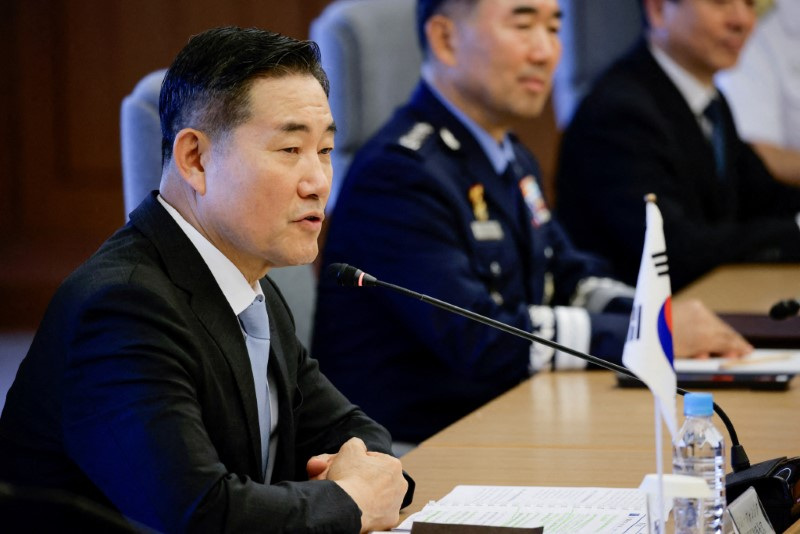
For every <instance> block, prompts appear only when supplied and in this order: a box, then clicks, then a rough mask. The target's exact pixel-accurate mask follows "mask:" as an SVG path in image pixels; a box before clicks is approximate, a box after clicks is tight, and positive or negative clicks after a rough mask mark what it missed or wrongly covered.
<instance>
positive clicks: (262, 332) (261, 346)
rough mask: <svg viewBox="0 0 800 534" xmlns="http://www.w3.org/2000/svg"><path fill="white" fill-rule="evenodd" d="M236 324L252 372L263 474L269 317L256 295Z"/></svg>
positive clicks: (267, 415)
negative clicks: (237, 324)
mask: <svg viewBox="0 0 800 534" xmlns="http://www.w3.org/2000/svg"><path fill="white" fill-rule="evenodd" d="M239 322H240V323H241V325H242V328H243V329H244V331H245V334H246V335H245V343H246V344H247V352H248V354H249V355H250V366H251V367H252V369H253V381H254V382H255V385H256V402H257V403H258V426H259V429H260V431H261V461H262V467H263V469H264V472H265V473H266V470H267V462H268V460H269V430H270V421H271V416H270V407H269V384H268V383H267V363H268V362H269V317H267V307H266V305H265V304H264V297H263V296H261V295H259V296H257V297H256V299H255V300H254V301H253V303H252V304H250V306H248V307H247V308H246V309H245V310H244V311H243V312H242V313H240V314H239Z"/></svg>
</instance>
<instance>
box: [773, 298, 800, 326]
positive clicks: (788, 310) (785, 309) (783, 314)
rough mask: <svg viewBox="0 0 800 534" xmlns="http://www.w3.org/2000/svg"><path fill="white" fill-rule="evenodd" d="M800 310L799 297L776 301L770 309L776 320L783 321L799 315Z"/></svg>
mask: <svg viewBox="0 0 800 534" xmlns="http://www.w3.org/2000/svg"><path fill="white" fill-rule="evenodd" d="M797 312H800V301H799V300H797V299H787V300H781V301H778V302H776V303H775V304H773V305H772V308H770V310H769V316H770V318H772V319H775V320H776V321H782V320H783V319H788V318H789V317H793V316H795V315H797Z"/></svg>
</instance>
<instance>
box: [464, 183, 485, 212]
mask: <svg viewBox="0 0 800 534" xmlns="http://www.w3.org/2000/svg"><path fill="white" fill-rule="evenodd" d="M468 196H469V201H470V202H471V203H472V213H473V214H474V215H475V220H476V221H488V220H489V207H488V206H487V205H486V200H484V198H483V184H475V185H473V186H472V187H470V188H469V193H468Z"/></svg>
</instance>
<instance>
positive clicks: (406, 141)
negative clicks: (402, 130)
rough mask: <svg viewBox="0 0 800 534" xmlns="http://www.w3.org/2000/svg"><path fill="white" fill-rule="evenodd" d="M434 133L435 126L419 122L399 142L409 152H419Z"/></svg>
mask: <svg viewBox="0 0 800 534" xmlns="http://www.w3.org/2000/svg"><path fill="white" fill-rule="evenodd" d="M432 132H433V126H431V125H430V124H428V123H427V122H418V123H416V124H415V125H414V126H413V127H412V128H411V129H410V130H409V131H408V132H406V134H405V135H403V136H402V137H401V138H400V139H399V140H398V142H399V143H400V144H401V145H402V146H404V147H406V148H408V149H409V150H419V148H420V147H421V146H422V143H424V142H425V139H427V138H428V136H429V135H430V134H431V133H432Z"/></svg>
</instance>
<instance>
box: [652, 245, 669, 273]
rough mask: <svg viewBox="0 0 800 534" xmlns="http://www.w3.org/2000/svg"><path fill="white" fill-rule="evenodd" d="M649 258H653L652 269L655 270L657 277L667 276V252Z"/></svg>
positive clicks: (657, 253)
mask: <svg viewBox="0 0 800 534" xmlns="http://www.w3.org/2000/svg"><path fill="white" fill-rule="evenodd" d="M650 257H651V258H653V267H654V268H655V271H656V274H657V275H658V276H668V275H669V263H668V262H667V251H666V250H664V251H661V252H656V253H655V254H653V255H652V256H650Z"/></svg>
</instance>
